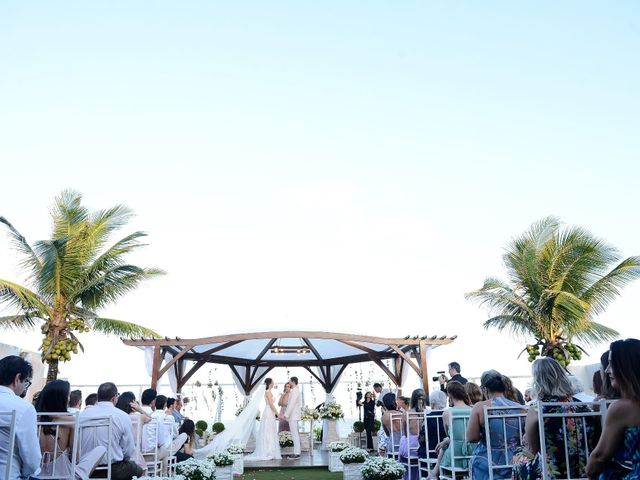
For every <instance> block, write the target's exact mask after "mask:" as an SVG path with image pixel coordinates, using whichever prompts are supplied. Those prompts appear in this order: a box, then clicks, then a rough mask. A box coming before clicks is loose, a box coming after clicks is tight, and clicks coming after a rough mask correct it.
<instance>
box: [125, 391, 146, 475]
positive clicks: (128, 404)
mask: <svg viewBox="0 0 640 480" xmlns="http://www.w3.org/2000/svg"><path fill="white" fill-rule="evenodd" d="M116 408H119V409H120V410H122V411H123V412H124V413H126V414H127V415H129V417H130V418H131V426H132V430H131V433H132V434H133V443H134V448H135V455H134V456H133V460H134V461H135V462H136V463H137V464H138V465H139V466H140V467H142V469H143V470H146V469H147V462H146V460H145V459H144V457H143V456H142V451H141V448H140V443H141V439H142V428H143V425H144V424H145V423H148V422H150V421H151V417H150V416H149V415H147V413H146V412H145V411H144V410H143V409H142V407H141V406H140V405H138V402H136V396H135V395H134V394H133V392H123V393H122V394H120V396H119V397H118V401H117V402H116Z"/></svg>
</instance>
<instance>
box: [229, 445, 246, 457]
mask: <svg viewBox="0 0 640 480" xmlns="http://www.w3.org/2000/svg"><path fill="white" fill-rule="evenodd" d="M226 452H227V453H229V454H230V455H242V454H243V453H244V452H245V449H244V445H241V444H239V443H234V444H233V445H229V446H228V447H227V450H226Z"/></svg>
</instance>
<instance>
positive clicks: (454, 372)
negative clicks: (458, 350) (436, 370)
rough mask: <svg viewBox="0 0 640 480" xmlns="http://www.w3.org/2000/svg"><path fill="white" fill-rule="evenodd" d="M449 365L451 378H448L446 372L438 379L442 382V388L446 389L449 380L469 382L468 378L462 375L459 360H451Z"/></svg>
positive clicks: (462, 382)
mask: <svg viewBox="0 0 640 480" xmlns="http://www.w3.org/2000/svg"><path fill="white" fill-rule="evenodd" d="M448 367H449V375H450V376H451V378H449V379H447V377H446V376H445V375H444V374H442V375H440V378H439V379H438V381H439V382H440V390H442V391H446V390H447V383H448V382H460V383H461V384H462V385H464V384H465V383H467V382H468V380H467V379H466V378H464V377H463V376H462V375H460V371H461V370H460V364H459V363H458V362H451V363H450V364H449V365H448Z"/></svg>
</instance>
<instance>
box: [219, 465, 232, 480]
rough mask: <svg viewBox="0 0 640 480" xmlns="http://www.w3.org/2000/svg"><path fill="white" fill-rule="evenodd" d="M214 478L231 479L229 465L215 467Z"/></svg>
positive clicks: (220, 479)
mask: <svg viewBox="0 0 640 480" xmlns="http://www.w3.org/2000/svg"><path fill="white" fill-rule="evenodd" d="M216 480H233V472H232V470H231V465H228V466H226V467H216Z"/></svg>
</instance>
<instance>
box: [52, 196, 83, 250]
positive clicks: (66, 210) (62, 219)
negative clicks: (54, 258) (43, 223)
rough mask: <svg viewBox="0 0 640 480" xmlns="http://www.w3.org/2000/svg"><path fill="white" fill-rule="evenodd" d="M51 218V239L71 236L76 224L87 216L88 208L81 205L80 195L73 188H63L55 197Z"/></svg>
mask: <svg viewBox="0 0 640 480" xmlns="http://www.w3.org/2000/svg"><path fill="white" fill-rule="evenodd" d="M51 217H52V218H53V234H52V239H54V240H55V239H58V238H65V237H71V236H73V234H74V233H75V231H76V230H77V228H78V226H79V225H80V224H82V223H85V222H86V221H87V220H88V218H89V212H88V210H87V209H86V208H85V207H83V206H82V195H81V194H80V193H78V192H76V191H74V190H63V191H62V193H61V194H60V195H59V196H58V197H56V199H55V205H54V207H53V209H52V211H51Z"/></svg>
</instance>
